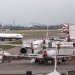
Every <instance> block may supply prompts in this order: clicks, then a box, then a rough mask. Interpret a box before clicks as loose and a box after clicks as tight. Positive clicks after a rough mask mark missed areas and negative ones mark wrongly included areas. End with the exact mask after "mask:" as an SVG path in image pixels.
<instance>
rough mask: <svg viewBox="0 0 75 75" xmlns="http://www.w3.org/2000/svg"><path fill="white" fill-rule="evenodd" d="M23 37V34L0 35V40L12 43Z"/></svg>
mask: <svg viewBox="0 0 75 75" xmlns="http://www.w3.org/2000/svg"><path fill="white" fill-rule="evenodd" d="M22 38H23V35H22V34H17V33H0V39H1V41H5V39H9V41H12V39H16V40H19V39H22Z"/></svg>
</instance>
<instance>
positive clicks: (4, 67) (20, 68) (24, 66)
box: [0, 41, 75, 74]
mask: <svg viewBox="0 0 75 75" xmlns="http://www.w3.org/2000/svg"><path fill="white" fill-rule="evenodd" d="M4 42H5V41H4ZM4 42H3V43H4ZM5 43H7V42H5ZM49 49H51V50H56V48H48V50H49ZM19 50H20V47H15V48H12V49H9V50H7V52H9V53H11V54H19V52H20V51H19ZM38 50H39V48H38ZM65 50H66V51H65ZM73 51H75V48H64V49H60V51H59V53H64V54H65V53H67V54H72V52H73ZM30 52H31V51H29V53H30ZM57 68H58V69H57V70H58V71H59V72H60V73H67V72H68V71H69V70H75V62H66V63H65V64H64V65H63V64H62V63H61V64H60V65H58V66H57ZM28 70H30V71H32V73H35V74H37V73H39V74H40V73H42V74H44V73H46V74H47V73H50V72H52V71H53V70H54V64H51V63H48V64H42V65H36V64H35V63H30V60H15V61H11V62H6V63H2V64H0V74H25V73H26V71H28Z"/></svg>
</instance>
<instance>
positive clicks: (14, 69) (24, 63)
mask: <svg viewBox="0 0 75 75" xmlns="http://www.w3.org/2000/svg"><path fill="white" fill-rule="evenodd" d="M28 70H29V71H32V73H33V74H44V73H45V74H47V73H50V72H52V71H53V70H54V64H50V63H49V64H42V65H36V64H34V63H30V60H17V61H12V62H7V63H3V64H0V74H25V73H26V71H28ZM57 70H58V71H59V72H60V73H67V72H68V71H70V70H75V63H74V62H70V63H68V62H66V63H65V64H64V65H63V64H62V63H61V64H60V65H58V66H57Z"/></svg>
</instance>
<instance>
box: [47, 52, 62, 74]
mask: <svg viewBox="0 0 75 75" xmlns="http://www.w3.org/2000/svg"><path fill="white" fill-rule="evenodd" d="M47 75H61V74H60V73H59V72H58V71H57V56H56V53H55V66H54V71H53V72H51V73H48V74H47Z"/></svg>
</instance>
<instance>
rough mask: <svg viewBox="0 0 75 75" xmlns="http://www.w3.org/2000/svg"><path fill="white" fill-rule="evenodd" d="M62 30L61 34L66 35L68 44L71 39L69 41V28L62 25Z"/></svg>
mask: <svg viewBox="0 0 75 75" xmlns="http://www.w3.org/2000/svg"><path fill="white" fill-rule="evenodd" d="M62 28H63V32H64V33H67V39H66V40H67V42H70V41H71V39H70V35H69V26H68V25H66V24H62Z"/></svg>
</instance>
